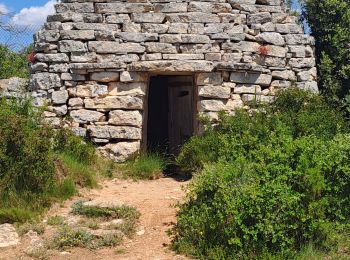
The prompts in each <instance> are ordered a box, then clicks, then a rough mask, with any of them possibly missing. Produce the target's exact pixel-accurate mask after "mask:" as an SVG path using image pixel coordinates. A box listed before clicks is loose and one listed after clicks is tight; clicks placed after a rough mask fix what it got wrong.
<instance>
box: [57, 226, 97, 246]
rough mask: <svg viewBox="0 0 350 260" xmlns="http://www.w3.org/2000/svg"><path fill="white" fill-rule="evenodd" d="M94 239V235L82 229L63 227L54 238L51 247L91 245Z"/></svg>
mask: <svg viewBox="0 0 350 260" xmlns="http://www.w3.org/2000/svg"><path fill="white" fill-rule="evenodd" d="M93 240H94V236H93V235H92V234H91V233H89V232H87V231H85V230H80V229H72V228H70V227H67V226H65V227H62V228H61V229H60V230H59V232H58V234H57V235H56V236H55V237H54V238H53V241H52V243H51V247H53V248H57V249H65V248H68V247H89V246H90V245H91V243H92V241H93Z"/></svg>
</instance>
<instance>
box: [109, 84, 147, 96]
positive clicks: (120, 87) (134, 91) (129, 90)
mask: <svg viewBox="0 0 350 260" xmlns="http://www.w3.org/2000/svg"><path fill="white" fill-rule="evenodd" d="M146 88H147V84H146V83H145V82H132V83H123V82H113V83H111V84H109V86H108V91H109V93H108V94H109V95H110V96H125V95H128V96H144V95H145V94H146Z"/></svg>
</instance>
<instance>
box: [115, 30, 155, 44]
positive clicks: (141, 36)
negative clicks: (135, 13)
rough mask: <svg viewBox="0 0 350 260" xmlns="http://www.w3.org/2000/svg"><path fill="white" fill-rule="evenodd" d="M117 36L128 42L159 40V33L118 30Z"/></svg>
mask: <svg viewBox="0 0 350 260" xmlns="http://www.w3.org/2000/svg"><path fill="white" fill-rule="evenodd" d="M116 37H117V38H120V39H122V40H124V41H127V42H146V41H156V40H158V34H157V33H133V32H117V33H116Z"/></svg>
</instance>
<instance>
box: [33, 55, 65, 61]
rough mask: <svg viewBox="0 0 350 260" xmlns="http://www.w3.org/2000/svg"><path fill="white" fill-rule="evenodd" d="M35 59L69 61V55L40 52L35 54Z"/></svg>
mask: <svg viewBox="0 0 350 260" xmlns="http://www.w3.org/2000/svg"><path fill="white" fill-rule="evenodd" d="M35 59H36V60H38V61H42V62H69V57H68V56H67V54H65V53H54V54H43V53H38V54H36V55H35Z"/></svg>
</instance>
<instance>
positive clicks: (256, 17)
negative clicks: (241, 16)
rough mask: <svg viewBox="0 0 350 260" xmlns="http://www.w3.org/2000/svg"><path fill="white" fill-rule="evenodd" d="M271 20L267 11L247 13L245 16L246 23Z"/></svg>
mask: <svg viewBox="0 0 350 260" xmlns="http://www.w3.org/2000/svg"><path fill="white" fill-rule="evenodd" d="M271 21H272V16H271V14H270V13H269V12H263V13H256V14H249V15H248V16H247V23H248V24H263V23H268V22H271Z"/></svg>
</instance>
